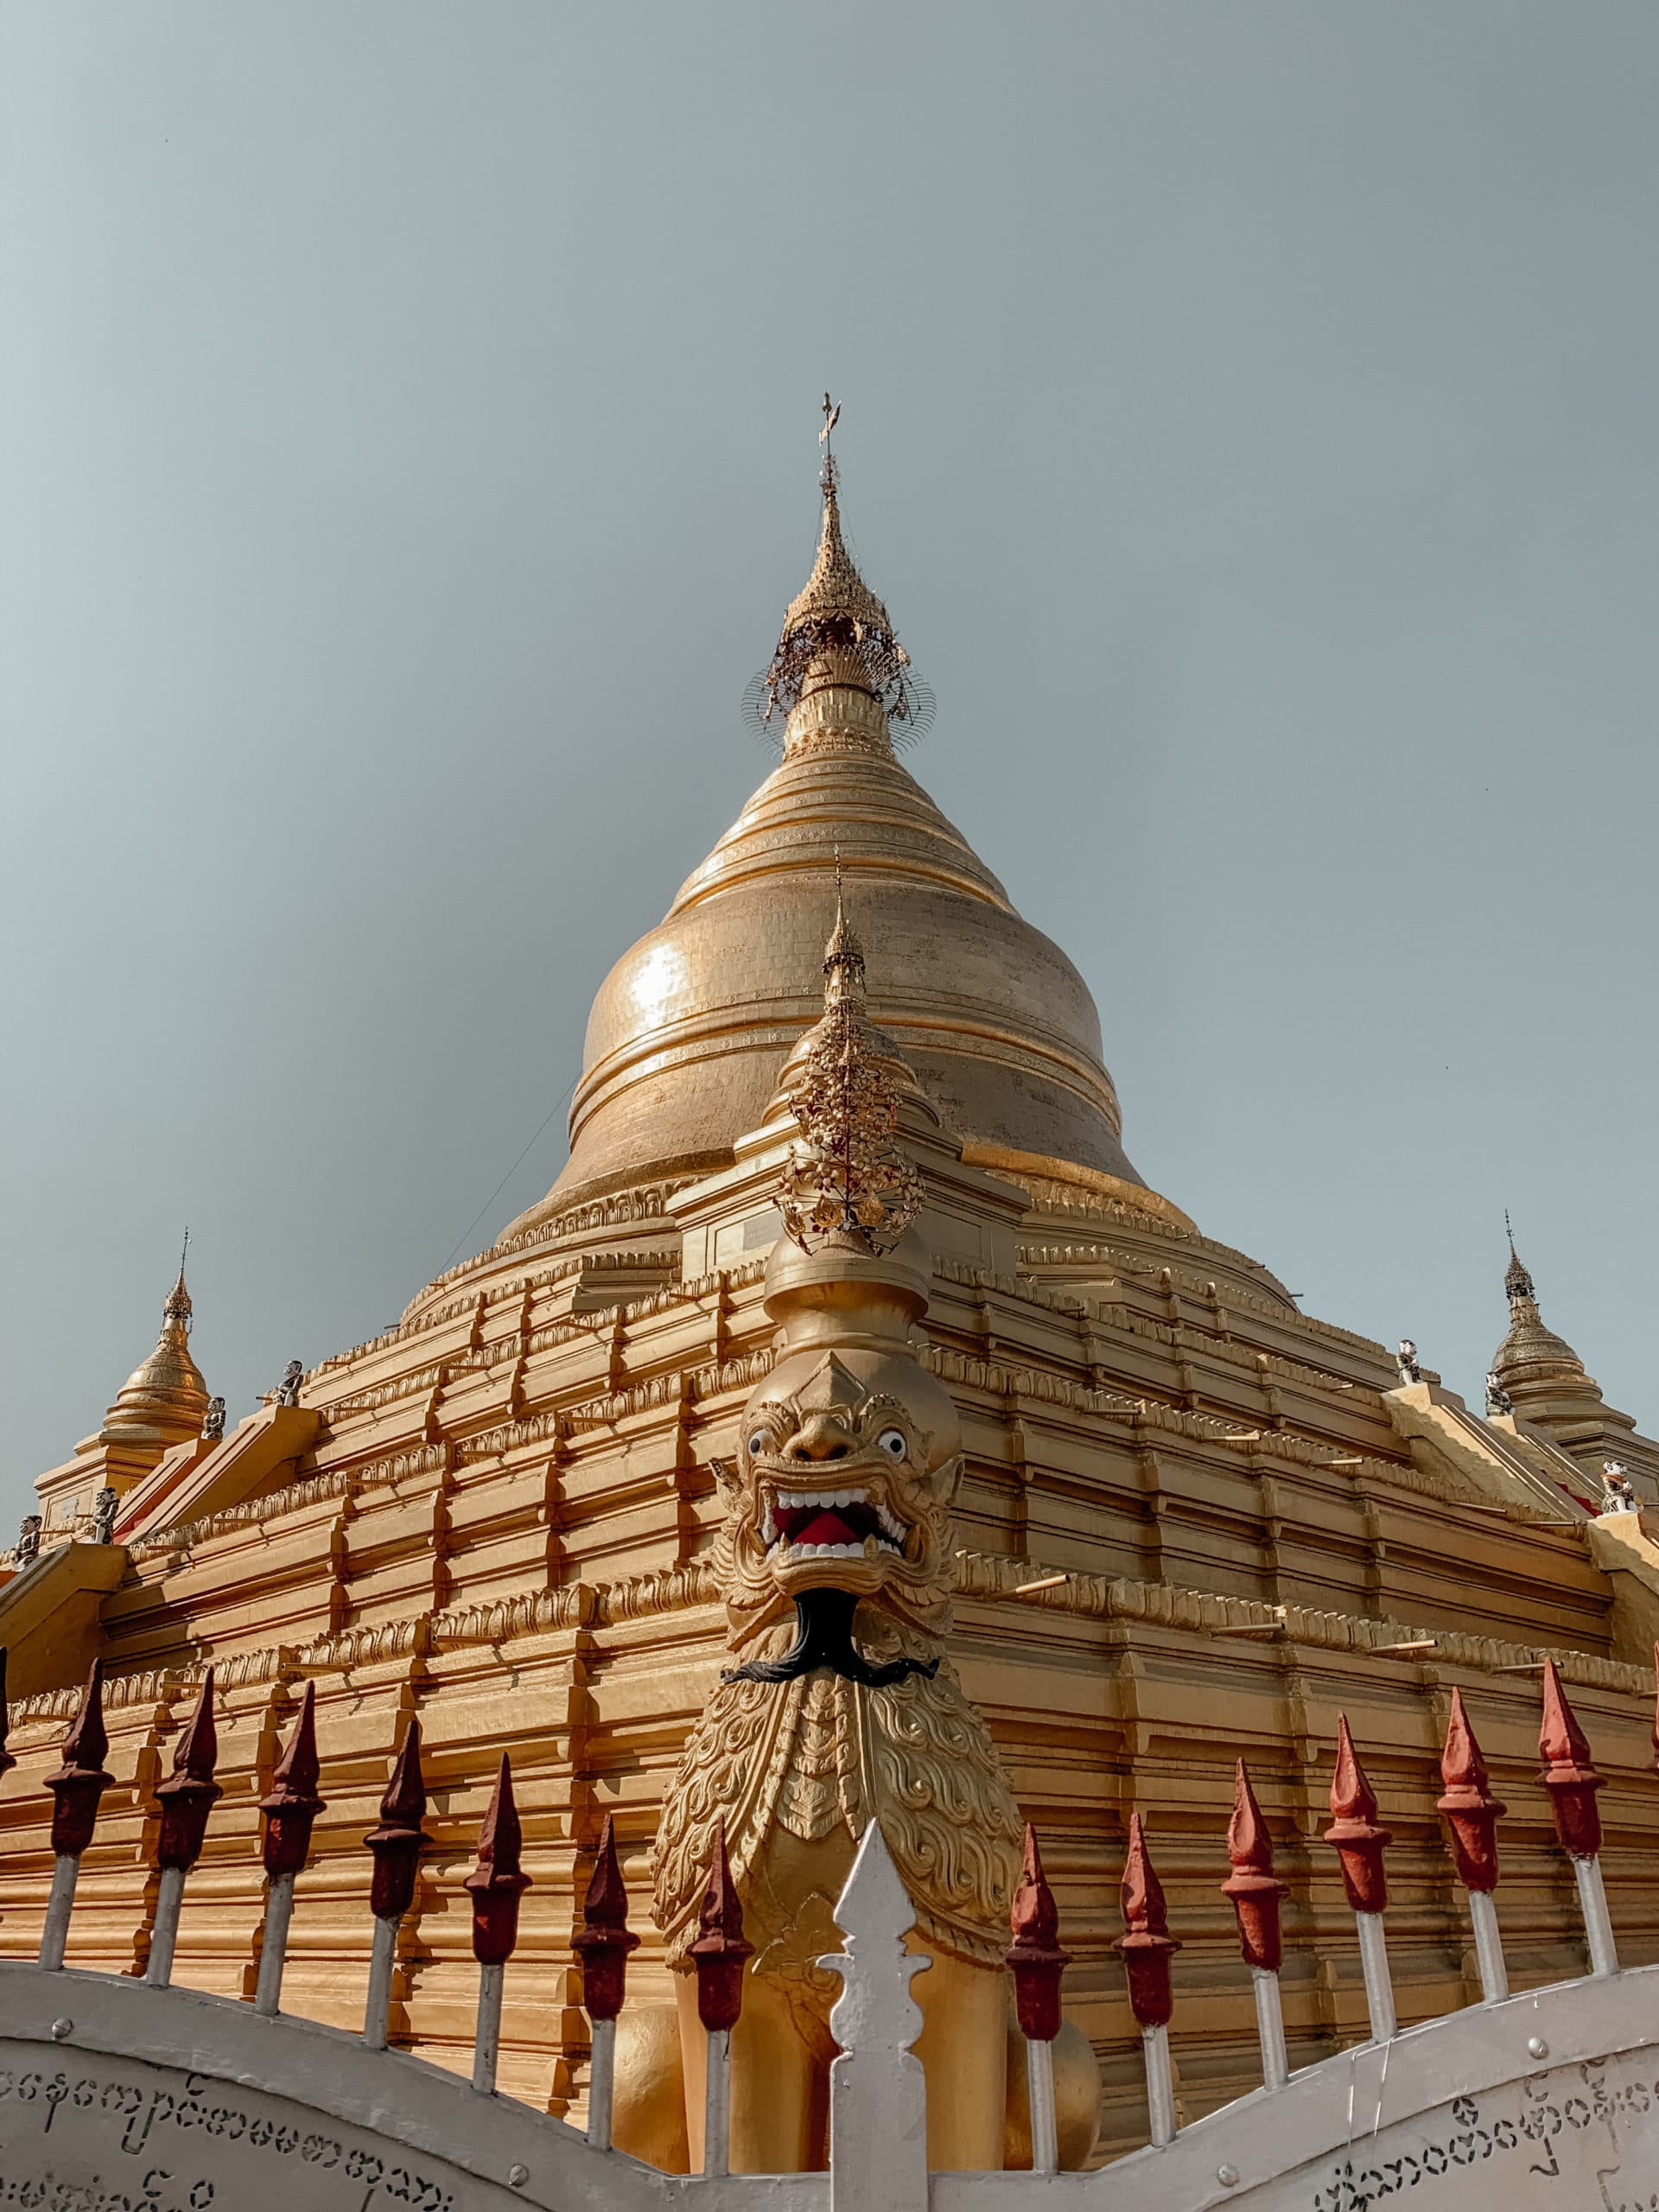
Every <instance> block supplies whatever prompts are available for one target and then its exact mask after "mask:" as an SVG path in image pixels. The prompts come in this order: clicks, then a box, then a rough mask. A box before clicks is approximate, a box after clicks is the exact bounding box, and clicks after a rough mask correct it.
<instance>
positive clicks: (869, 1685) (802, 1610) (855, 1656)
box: [720, 1590, 939, 1690]
mask: <svg viewBox="0 0 1659 2212" xmlns="http://www.w3.org/2000/svg"><path fill="white" fill-rule="evenodd" d="M857 1610H858V1599H857V1598H856V1597H855V1596H854V1594H853V1593H852V1592H850V1591H848V1590H802V1591H800V1592H798V1593H797V1595H796V1599H795V1641H794V1643H792V1644H791V1646H790V1648H789V1649H788V1650H787V1651H785V1654H784V1656H783V1657H782V1658H781V1659H751V1660H750V1661H749V1662H748V1664H747V1666H745V1667H728V1668H727V1669H725V1670H724V1672H723V1673H722V1674H721V1678H720V1679H721V1681H722V1682H792V1681H796V1680H797V1679H798V1677H799V1676H800V1675H810V1674H811V1673H812V1672H813V1671H814V1669H817V1668H819V1667H828V1668H829V1671H830V1672H831V1674H835V1675H840V1676H841V1678H842V1681H845V1682H861V1683H862V1684H863V1685H864V1688H866V1689H867V1690H884V1689H888V1688H891V1687H892V1686H893V1683H894V1682H902V1681H904V1680H905V1679H906V1676H907V1675H926V1676H927V1678H928V1679H929V1681H931V1680H932V1678H933V1676H934V1675H937V1674H938V1671H939V1662H938V1660H937V1659H928V1660H925V1661H924V1660H921V1659H890V1660H888V1661H887V1663H886V1665H885V1666H880V1667H873V1666H872V1665H871V1664H870V1662H869V1661H868V1659H866V1658H865V1657H864V1656H862V1654H861V1652H860V1651H859V1649H858V1647H857V1646H856V1644H855V1643H854V1642H853V1615H854V1614H855V1612H856V1611H857Z"/></svg>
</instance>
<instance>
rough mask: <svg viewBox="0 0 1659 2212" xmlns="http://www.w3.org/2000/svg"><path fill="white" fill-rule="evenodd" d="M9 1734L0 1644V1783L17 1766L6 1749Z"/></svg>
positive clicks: (3, 1662) (1, 1647)
mask: <svg viewBox="0 0 1659 2212" xmlns="http://www.w3.org/2000/svg"><path fill="white" fill-rule="evenodd" d="M10 1732H11V1714H10V1712H9V1711H8V1709H7V1707H6V1647H5V1645H4V1644H3V1643H0V1782H3V1781H4V1780H5V1778H6V1777H7V1775H9V1774H10V1771H11V1770H12V1768H13V1767H15V1766H16V1764H17V1762H16V1759H15V1758H13V1757H12V1756H11V1753H10V1751H8V1750H7V1749H6V1738H7V1737H8V1736H9V1735H10Z"/></svg>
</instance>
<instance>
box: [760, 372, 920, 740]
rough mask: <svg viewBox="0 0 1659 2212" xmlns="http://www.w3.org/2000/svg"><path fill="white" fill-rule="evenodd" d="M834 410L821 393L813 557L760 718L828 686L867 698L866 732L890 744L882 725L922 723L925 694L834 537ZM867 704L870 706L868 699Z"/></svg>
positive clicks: (787, 621) (837, 522) (837, 473)
mask: <svg viewBox="0 0 1659 2212" xmlns="http://www.w3.org/2000/svg"><path fill="white" fill-rule="evenodd" d="M840 420H841V409H840V406H839V405H838V404H837V403H836V401H835V400H833V399H831V397H830V396H829V393H828V392H825V394H824V395H823V429H821V430H820V431H819V433H818V442H819V443H820V445H821V446H822V447H823V467H821V469H820V470H819V474H818V486H819V489H820V490H821V491H822V493H823V525H822V528H821V531H820V533H819V537H818V553H817V560H816V561H815V562H814V563H813V564H812V573H811V575H810V576H809V577H808V578H807V581H806V586H805V588H804V590H803V591H801V592H799V593H798V594H797V595H796V597H795V598H794V599H793V600H792V601H791V603H790V607H789V611H788V612H787V613H786V614H785V616H784V627H783V632H782V634H781V636H780V637H779V640H778V649H777V651H776V652H774V653H773V655H772V665H771V666H770V667H769V668H768V669H767V671H766V674H765V676H764V677H762V678H760V689H759V693H758V695H757V696H758V698H759V699H760V700H762V701H763V702H764V703H763V704H761V705H760V719H761V721H763V722H766V723H770V721H771V720H772V715H774V714H776V713H779V712H781V713H782V714H784V715H791V714H792V713H793V712H794V710H795V709H796V708H797V707H798V705H799V704H800V702H801V699H802V697H803V696H804V693H805V692H806V691H808V690H810V689H813V688H815V687H817V688H822V687H823V686H824V685H826V684H828V685H829V686H830V687H831V688H838V689H839V690H842V691H845V692H848V693H857V692H862V693H865V694H868V698H867V700H866V702H865V709H866V718H867V720H868V717H869V716H870V715H873V716H874V724H873V727H871V728H868V729H867V730H866V733H865V734H866V735H867V737H868V738H869V740H870V741H872V742H879V743H880V745H881V746H883V747H885V746H887V745H889V744H891V742H892V737H893V733H892V730H891V728H890V727H889V723H890V722H901V723H906V724H909V725H911V726H912V734H914V733H915V732H917V731H919V729H921V728H925V726H926V722H927V721H928V720H929V719H930V718H931V713H932V706H931V699H932V695H931V692H929V691H928V690H926V687H925V685H918V683H916V681H915V679H914V678H913V677H912V675H911V674H910V673H909V671H910V655H909V654H908V653H907V652H906V651H905V649H904V647H903V646H902V645H900V644H899V640H898V639H897V638H896V637H895V636H894V634H893V618H892V617H891V616H890V615H889V614H888V613H887V608H886V607H884V606H883V605H882V604H881V601H880V600H879V599H878V598H877V597H876V595H875V594H874V592H873V591H872V590H871V589H870V588H869V586H868V584H867V583H866V582H864V579H863V578H862V576H861V575H859V573H858V569H857V567H856V565H855V563H854V560H853V556H852V555H851V554H850V553H849V551H848V550H847V545H846V541H845V540H844V539H843V537H842V532H841V505H840V499H839V496H838V495H839V492H840V485H841V470H840V467H839V464H838V463H837V461H836V456H835V452H834V448H833V447H832V445H831V442H830V440H831V434H832V432H833V431H834V429H835V427H836V423H838V422H839V421H840ZM870 702H874V706H873V707H872V706H871V704H870Z"/></svg>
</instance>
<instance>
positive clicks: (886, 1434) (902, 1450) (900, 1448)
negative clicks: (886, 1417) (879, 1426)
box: [875, 1428, 910, 1459]
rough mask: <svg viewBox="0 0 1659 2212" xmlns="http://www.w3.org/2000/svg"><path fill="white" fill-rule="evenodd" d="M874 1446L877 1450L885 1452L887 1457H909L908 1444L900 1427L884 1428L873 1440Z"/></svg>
mask: <svg viewBox="0 0 1659 2212" xmlns="http://www.w3.org/2000/svg"><path fill="white" fill-rule="evenodd" d="M875 1448H876V1450H877V1451H878V1452H886V1453H887V1457H888V1459H909V1457H910V1446H909V1445H908V1444H907V1443H906V1440H905V1432H904V1430H903V1429H902V1428H884V1429H883V1430H882V1432H881V1433H880V1436H878V1437H877V1438H876V1440H875Z"/></svg>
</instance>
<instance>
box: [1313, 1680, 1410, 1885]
mask: <svg viewBox="0 0 1659 2212" xmlns="http://www.w3.org/2000/svg"><path fill="white" fill-rule="evenodd" d="M1331 1811H1332V1815H1333V1817H1332V1822H1331V1825H1330V1827H1328V1828H1326V1830H1325V1841H1326V1842H1327V1843H1329V1844H1332V1845H1334V1846H1335V1847H1336V1852H1337V1856H1338V1859H1340V1860H1341V1861H1342V1885H1343V1887H1344V1889H1345V1890H1346V1891H1347V1892H1348V1902H1349V1904H1351V1906H1352V1907H1353V1909H1354V1910H1355V1911H1356V1912H1383V1911H1386V1910H1387V1909H1388V1903H1389V1880H1388V1876H1387V1875H1386V1874H1385V1873H1384V1872H1383V1852H1384V1851H1385V1850H1386V1849H1387V1848H1388V1847H1389V1844H1391V1843H1392V1842H1393V1841H1394V1834H1393V1831H1392V1830H1391V1829H1389V1828H1384V1827H1378V1826H1377V1821H1376V1791H1375V1790H1374V1789H1372V1788H1371V1785H1370V1783H1369V1782H1368V1781H1367V1780H1366V1779H1365V1770H1364V1768H1363V1766H1361V1764H1360V1763H1359V1754H1358V1752H1357V1751H1355V1749H1354V1739H1353V1738H1352V1737H1351V1735H1350V1734H1349V1732H1348V1716H1347V1714H1346V1713H1341V1714H1339V1715H1338V1719H1337V1770H1336V1772H1335V1773H1334V1774H1333V1775H1332V1777H1331Z"/></svg>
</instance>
